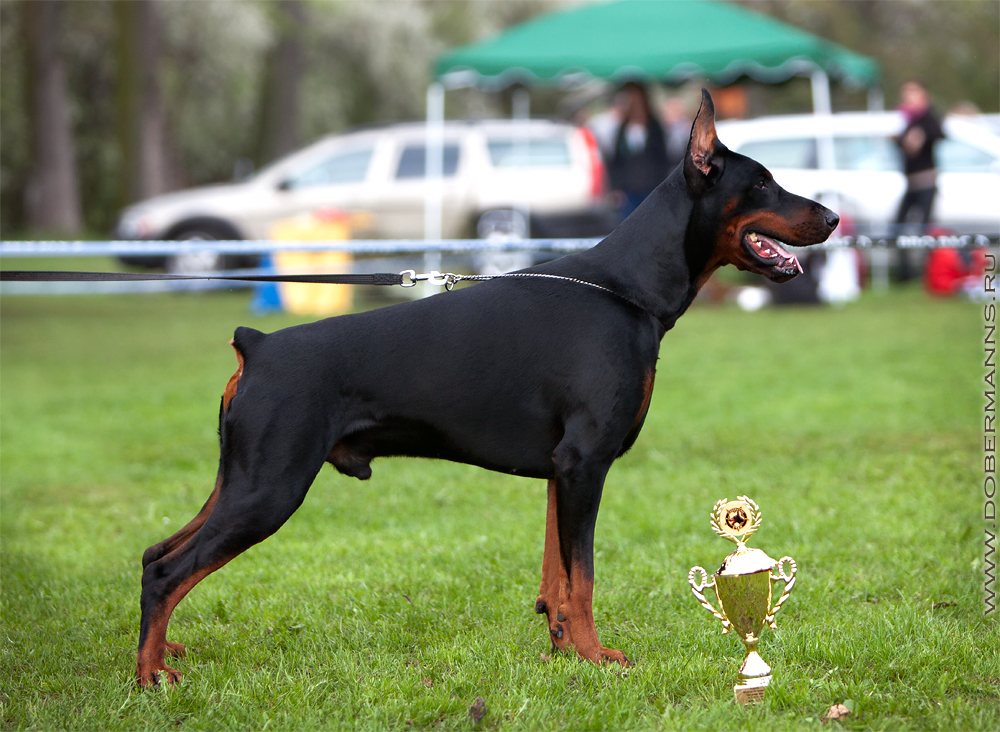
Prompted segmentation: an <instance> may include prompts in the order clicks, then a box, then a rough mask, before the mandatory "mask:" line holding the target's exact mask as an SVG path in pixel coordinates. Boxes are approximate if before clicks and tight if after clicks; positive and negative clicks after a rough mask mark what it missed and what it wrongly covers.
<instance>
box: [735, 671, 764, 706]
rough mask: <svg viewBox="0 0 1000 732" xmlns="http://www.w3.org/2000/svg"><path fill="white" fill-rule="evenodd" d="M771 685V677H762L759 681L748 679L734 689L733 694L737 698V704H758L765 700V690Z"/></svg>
mask: <svg viewBox="0 0 1000 732" xmlns="http://www.w3.org/2000/svg"><path fill="white" fill-rule="evenodd" d="M770 683H771V677H770V676H762V677H760V678H757V679H747V680H745V681H744V682H743V683H742V684H737V685H736V686H734V687H733V694H734V695H735V696H736V703H737V704H756V703H757V702H759V701H763V700H764V689H766V688H767V685H768V684H770Z"/></svg>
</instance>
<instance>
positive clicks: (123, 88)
mask: <svg viewBox="0 0 1000 732" xmlns="http://www.w3.org/2000/svg"><path fill="white" fill-rule="evenodd" d="M158 5H159V3H158V0H129V1H128V2H117V3H115V4H114V9H115V26H116V33H117V38H116V42H117V49H116V50H117V58H118V68H117V94H118V100H117V101H118V105H117V113H118V120H117V122H118V124H117V132H118V145H119V149H120V152H119V175H120V180H121V188H120V190H119V195H120V197H121V203H122V204H128V203H132V202H133V201H140V200H142V199H144V198H149V197H150V196H155V195H158V194H160V193H164V192H166V191H168V190H170V189H171V188H172V187H173V181H172V180H171V178H172V176H171V175H170V172H169V169H168V160H169V155H168V152H167V140H168V137H167V119H166V113H165V108H164V101H163V94H162V92H161V84H160V63H161V57H162V54H163V39H162V35H161V25H162V21H161V19H160V15H159V12H158Z"/></svg>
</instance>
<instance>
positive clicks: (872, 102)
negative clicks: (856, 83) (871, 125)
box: [868, 86, 885, 112]
mask: <svg viewBox="0 0 1000 732" xmlns="http://www.w3.org/2000/svg"><path fill="white" fill-rule="evenodd" d="M868 111H869V112H884V111H885V92H883V91H882V87H878V86H870V87H868Z"/></svg>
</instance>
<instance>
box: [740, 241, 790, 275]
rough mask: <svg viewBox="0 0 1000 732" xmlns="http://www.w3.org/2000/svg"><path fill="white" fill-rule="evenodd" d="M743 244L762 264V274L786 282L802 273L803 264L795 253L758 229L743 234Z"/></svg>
mask: <svg viewBox="0 0 1000 732" xmlns="http://www.w3.org/2000/svg"><path fill="white" fill-rule="evenodd" d="M743 246H744V248H746V250H747V251H748V252H750V254H751V256H752V257H753V259H754V260H755V261H756V262H757V263H758V264H759V265H760V267H761V270H762V271H761V272H760V274H762V275H764V276H765V277H767V278H768V279H770V280H773V281H775V282H786V281H788V280H790V279H792V278H793V277H795V276H796V275H799V274H802V265H801V264H799V260H798V259H797V258H796V256H795V255H794V254H789V253H788V252H787V251H785V249H784V247H782V246H781V244H779V243H778V242H777V241H775V240H774V239H772V238H771V237H769V236H765V235H764V234H761V233H758V232H756V231H748V232H747V233H746V234H744V235H743Z"/></svg>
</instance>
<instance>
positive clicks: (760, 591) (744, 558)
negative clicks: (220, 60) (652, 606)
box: [688, 496, 797, 704]
mask: <svg viewBox="0 0 1000 732" xmlns="http://www.w3.org/2000/svg"><path fill="white" fill-rule="evenodd" d="M710 523H711V526H712V530H713V531H714V532H715V533H716V534H718V535H719V536H721V537H722V538H723V539H726V540H727V541H731V542H733V543H734V544H736V551H734V552H733V553H732V554H730V555H729V556H727V557H726V558H725V559H724V560H723V562H722V566H721V567H719V570H718V571H717V572H716V573H715V574H713V575H712V576H711V579H709V575H708V572H706V571H705V570H704V569H702V568H701V567H692V568H691V571H690V572H688V584H690V585H691V590H692V592H694V596H695V597H696V598H697V600H698V602H700V603H701V605H702V607H704V608H705V609H706V610H708V611H709V612H710V613H712V615H714V616H715V617H716V618H718V619H719V620H720V621H721V623H722V633H723V635H725V634H728V633H729V631H730V630H733V629H735V630H736V632H737V634H738V635H739V636H740V640H742V641H743V644H744V645H745V646H746V650H747V657H746V659H745V660H744V661H743V665H742V666H741V667H740V673H739V680H740V683H739V684H737V685H736V686H734V687H733V691H734V693H735V695H736V702H737V703H739V704H746V703H748V702H756V701H760V700H761V699H763V698H764V689H765V688H766V687H767V685H768V684H769V683H770V682H771V667H770V666H768V665H767V663H765V662H764V659H762V658H761V657H760V655H759V654H758V653H757V643H758V641H759V639H760V633H761V631H762V630H763V629H764V626H765V625H767V626H768V627H769V628H771V629H775V628H777V625H776V623H775V620H774V616H775V614H776V613H777V612H778V611H779V610H780V609H781V606H782V605H784V603H785V600H787V599H788V595H789V593H791V591H792V587H794V586H795V573H796V570H797V568H796V566H795V560H794V559H792V558H791V557H788V556H785V557H782V558H781V559H780V560H779V561H775V560H773V559H771V557H769V556H767V554H765V553H764V552H763V551H761V550H760V549H755V548H750V547H747V545H746V542H747V540H748V539H749V538H750V537H751V536H752V535H753V534H754V532H756V531H757V529H758V528H759V527H760V523H761V514H760V508H759V507H758V506H757V504H756V503H754V501H753V500H751V499H750V498H748V497H747V496H738V497H737V500H735V501H730V500H729V499H727V498H723V499H722V500H720V501H716V503H715V507H714V508H713V509H712V513H711V515H710ZM786 563H787V564H788V565H789V570H788V573H787V574H786V572H785V564H786ZM775 569H777V572H778V574H777V576H775V575H774V574H772V571H773V570H775ZM698 573H700V574H701V579H700V581H696V580H695V575H696V574H698ZM772 582H784V583H785V586H784V589H783V590H782V593H781V596H780V597H779V598H778V601H777V602H776V603H775V604H774V607H772V606H771V598H772V595H771V590H772V586H771V583H772ZM708 589H714V590H715V597H716V599H717V600H718V601H719V609H718V610H716V608H715V607H714V606H713V605H712V603H711V602H709V601H708V599H706V598H705V590H708Z"/></svg>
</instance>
